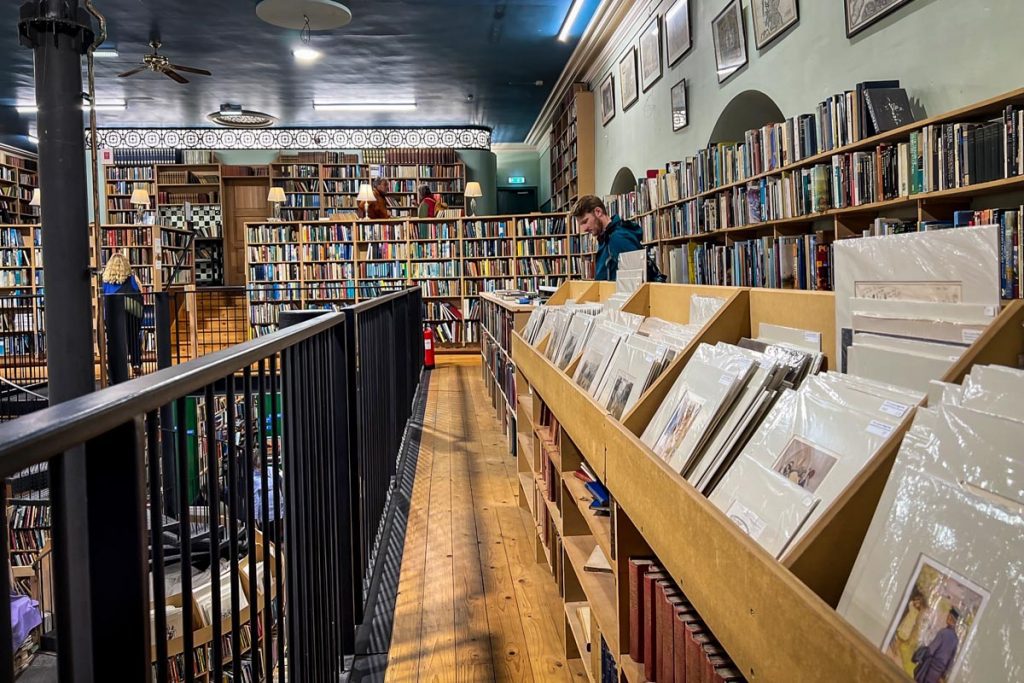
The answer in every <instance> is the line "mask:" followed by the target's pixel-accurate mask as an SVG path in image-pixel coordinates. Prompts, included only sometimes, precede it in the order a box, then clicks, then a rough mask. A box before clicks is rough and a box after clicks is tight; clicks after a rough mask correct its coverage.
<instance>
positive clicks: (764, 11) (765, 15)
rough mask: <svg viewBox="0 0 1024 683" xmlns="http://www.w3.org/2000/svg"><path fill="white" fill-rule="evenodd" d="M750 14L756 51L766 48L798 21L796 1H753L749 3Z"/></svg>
mask: <svg viewBox="0 0 1024 683" xmlns="http://www.w3.org/2000/svg"><path fill="white" fill-rule="evenodd" d="M750 13H751V15H752V16H753V18H754V44H755V45H757V49H758V50H763V49H765V48H766V47H768V43H770V42H772V41H773V40H775V39H776V38H778V37H779V36H781V35H782V34H783V33H785V32H786V29H788V28H789V27H790V26H793V25H794V24H796V22H797V21H799V20H800V10H799V8H798V7H797V0H761V2H758V1H757V0H755V1H754V2H752V3H750Z"/></svg>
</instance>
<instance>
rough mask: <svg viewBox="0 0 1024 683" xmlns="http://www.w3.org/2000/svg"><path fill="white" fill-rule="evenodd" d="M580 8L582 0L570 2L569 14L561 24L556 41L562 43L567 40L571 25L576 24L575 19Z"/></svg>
mask: <svg viewBox="0 0 1024 683" xmlns="http://www.w3.org/2000/svg"><path fill="white" fill-rule="evenodd" d="M582 8H583V0H572V5H571V6H570V7H569V13H568V14H566V15H565V21H563V22H562V30H561V31H559V32H558V39H559V40H560V41H562V42H563V43H564V42H565V41H567V40H569V31H571V30H572V25H573V24H574V23H576V17H577V16H579V13H580V9H582Z"/></svg>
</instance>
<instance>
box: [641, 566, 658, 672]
mask: <svg viewBox="0 0 1024 683" xmlns="http://www.w3.org/2000/svg"><path fill="white" fill-rule="evenodd" d="M661 577H662V573H661V572H660V571H659V570H652V571H649V572H647V574H645V575H644V618H643V645H644V647H643V654H644V657H643V663H644V676H646V677H647V680H649V681H653V680H656V678H655V676H656V672H657V669H656V668H655V667H656V665H657V647H656V645H657V638H658V630H657V628H658V627H657V622H656V621H655V619H654V606H655V604H656V603H655V597H654V587H655V585H656V584H657V581H658V579H660V578H661Z"/></svg>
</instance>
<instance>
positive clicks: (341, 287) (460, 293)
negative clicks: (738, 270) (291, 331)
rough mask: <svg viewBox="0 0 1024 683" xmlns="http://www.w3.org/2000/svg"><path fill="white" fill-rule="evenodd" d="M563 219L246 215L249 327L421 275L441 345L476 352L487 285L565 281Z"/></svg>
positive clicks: (262, 329) (429, 320)
mask: <svg viewBox="0 0 1024 683" xmlns="http://www.w3.org/2000/svg"><path fill="white" fill-rule="evenodd" d="M565 226H566V219H565V216H564V215H563V214H530V215H520V216H492V217H488V218H473V219H470V218H458V219H437V218H435V219H422V220H406V219H388V220H383V221H355V222H340V221H337V222H331V221H319V222H301V221H285V222H280V223H247V224H246V240H247V241H246V273H247V276H246V277H247V280H246V283H247V288H248V296H249V316H250V318H249V319H250V332H251V333H252V334H253V335H259V334H264V333H266V332H267V331H269V330H272V329H274V326H275V325H276V324H277V320H278V317H277V316H278V314H279V313H280V311H281V310H291V309H295V308H300V307H307V306H310V305H313V306H331V305H335V304H340V305H343V304H346V303H352V302H355V301H357V300H364V299H367V298H371V297H373V296H375V295H376V294H378V293H379V292H381V291H383V290H386V289H391V288H395V287H400V286H405V285H406V284H407V283H416V284H419V286H420V287H421V288H422V290H423V300H424V318H425V323H426V324H427V325H428V326H430V327H431V328H432V329H433V330H434V332H435V336H436V338H437V340H438V342H439V345H440V346H441V347H442V348H448V349H472V351H473V352H475V351H476V344H478V343H479V342H480V339H481V333H480V330H479V319H480V316H479V305H480V304H479V302H478V296H479V294H480V293H481V292H488V291H495V290H501V289H513V288H516V287H517V286H518V287H519V288H521V289H527V290H529V291H536V290H537V287H538V286H541V285H553V286H557V285H559V284H561V283H562V282H563V281H564V280H566V279H567V277H568V275H567V274H568V272H569V267H570V261H571V259H572V254H571V253H570V242H569V238H568V235H567V234H566V232H565V230H566V227H565ZM575 258H576V259H577V260H580V261H581V262H582V261H584V260H586V259H588V258H589V259H590V261H592V260H593V259H592V258H590V257H589V256H587V255H584V254H578V255H577V256H576V257H575ZM357 293H358V296H357Z"/></svg>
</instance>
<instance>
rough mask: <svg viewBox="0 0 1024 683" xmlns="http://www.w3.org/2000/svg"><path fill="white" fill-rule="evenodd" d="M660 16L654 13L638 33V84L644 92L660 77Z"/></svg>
mask: <svg viewBox="0 0 1024 683" xmlns="http://www.w3.org/2000/svg"><path fill="white" fill-rule="evenodd" d="M661 73H662V71H661V17H660V16H659V15H657V14H655V15H654V16H653V17H652V18H651V20H650V21H649V22H648V23H647V26H645V27H644V32H643V33H641V34H640V86H641V88H642V89H643V91H644V92H647V91H648V90H650V89H651V86H652V85H654V84H655V83H657V82H658V79H659V78H661Z"/></svg>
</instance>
